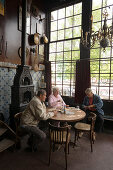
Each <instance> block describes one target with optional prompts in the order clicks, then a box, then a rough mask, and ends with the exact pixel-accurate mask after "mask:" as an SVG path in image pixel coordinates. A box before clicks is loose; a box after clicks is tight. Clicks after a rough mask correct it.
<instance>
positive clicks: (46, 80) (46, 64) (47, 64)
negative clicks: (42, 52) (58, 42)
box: [45, 61, 51, 100]
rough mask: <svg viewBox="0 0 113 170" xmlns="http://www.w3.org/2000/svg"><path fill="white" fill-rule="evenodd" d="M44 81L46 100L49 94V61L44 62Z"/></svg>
mask: <svg viewBox="0 0 113 170" xmlns="http://www.w3.org/2000/svg"><path fill="white" fill-rule="evenodd" d="M45 82H46V93H47V100H48V97H49V95H50V94H51V62H50V61H46V62H45Z"/></svg>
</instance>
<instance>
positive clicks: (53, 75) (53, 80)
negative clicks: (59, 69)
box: [51, 74, 55, 86]
mask: <svg viewBox="0 0 113 170" xmlns="http://www.w3.org/2000/svg"><path fill="white" fill-rule="evenodd" d="M51 76H52V85H53V86H54V85H55V74H51Z"/></svg>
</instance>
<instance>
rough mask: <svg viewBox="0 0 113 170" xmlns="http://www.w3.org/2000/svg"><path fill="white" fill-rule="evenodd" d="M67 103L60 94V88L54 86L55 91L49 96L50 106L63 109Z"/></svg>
mask: <svg viewBox="0 0 113 170" xmlns="http://www.w3.org/2000/svg"><path fill="white" fill-rule="evenodd" d="M64 105H66V104H65V102H64V101H63V99H62V97H61V96H60V95H59V88H58V87H54V88H53V93H52V94H51V95H50V96H49V99H48V106H49V107H52V108H56V109H61V108H62V107H63V106H64Z"/></svg>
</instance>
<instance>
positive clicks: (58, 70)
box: [56, 63, 63, 73]
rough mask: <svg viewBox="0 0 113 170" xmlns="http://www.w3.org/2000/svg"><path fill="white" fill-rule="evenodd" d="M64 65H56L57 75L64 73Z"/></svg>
mask: <svg viewBox="0 0 113 170" xmlns="http://www.w3.org/2000/svg"><path fill="white" fill-rule="evenodd" d="M62 69H63V64H62V63H56V73H62Z"/></svg>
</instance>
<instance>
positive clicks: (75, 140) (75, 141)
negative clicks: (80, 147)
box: [73, 130, 78, 148]
mask: <svg viewBox="0 0 113 170" xmlns="http://www.w3.org/2000/svg"><path fill="white" fill-rule="evenodd" d="M77 138H78V137H77V130H75V139H74V144H73V148H74V147H75V145H76V143H77Z"/></svg>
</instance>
